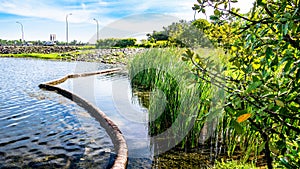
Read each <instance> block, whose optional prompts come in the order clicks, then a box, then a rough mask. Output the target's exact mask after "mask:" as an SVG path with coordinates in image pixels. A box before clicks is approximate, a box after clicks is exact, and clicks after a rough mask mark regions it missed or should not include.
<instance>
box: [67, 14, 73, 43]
mask: <svg viewBox="0 0 300 169" xmlns="http://www.w3.org/2000/svg"><path fill="white" fill-rule="evenodd" d="M69 15H72V13H69V14H67V15H66V40H67V43H66V45H68V43H69V23H68V16H69Z"/></svg>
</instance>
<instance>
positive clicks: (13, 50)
mask: <svg viewBox="0 0 300 169" xmlns="http://www.w3.org/2000/svg"><path fill="white" fill-rule="evenodd" d="M77 49H78V48H77V47H74V46H0V54H22V53H43V54H48V53H65V52H70V51H74V50H77Z"/></svg>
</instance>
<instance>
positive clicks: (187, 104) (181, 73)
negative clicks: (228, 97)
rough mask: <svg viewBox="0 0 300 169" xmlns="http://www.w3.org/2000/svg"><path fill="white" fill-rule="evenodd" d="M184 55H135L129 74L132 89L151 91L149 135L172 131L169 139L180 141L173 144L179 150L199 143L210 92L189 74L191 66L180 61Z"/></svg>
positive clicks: (155, 51)
mask: <svg viewBox="0 0 300 169" xmlns="http://www.w3.org/2000/svg"><path fill="white" fill-rule="evenodd" d="M183 52H184V51H183V50H182V49H170V48H167V49H150V50H148V51H146V52H144V53H140V54H137V55H136V56H135V57H134V58H133V59H132V60H130V61H129V75H130V77H131V82H132V85H133V86H134V87H135V88H139V89H142V90H150V91H152V96H151V99H150V106H149V126H150V127H149V134H150V135H152V136H154V135H158V134H161V133H164V132H166V131H167V130H168V129H170V128H171V130H168V134H169V135H168V137H170V138H171V139H180V140H175V142H176V143H181V147H182V148H193V147H196V146H198V144H199V136H200V132H201V129H202V127H203V125H204V117H205V113H207V112H208V111H209V109H210V103H209V102H208V101H207V100H208V99H209V98H211V93H212V91H211V88H210V85H209V84H208V83H205V82H203V81H201V80H199V79H198V78H196V76H195V75H194V74H192V73H191V68H192V65H190V64H189V63H188V62H183V61H182V60H181V55H182V53H183ZM170 138H169V139H170ZM182 138H183V139H182ZM162 139H164V138H162ZM165 139H168V138H165ZM172 141H174V140H172Z"/></svg>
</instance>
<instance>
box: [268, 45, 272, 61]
mask: <svg viewBox="0 0 300 169" xmlns="http://www.w3.org/2000/svg"><path fill="white" fill-rule="evenodd" d="M272 55H273V50H272V48H270V47H267V49H266V58H267V60H269V59H270V57H271V56H272Z"/></svg>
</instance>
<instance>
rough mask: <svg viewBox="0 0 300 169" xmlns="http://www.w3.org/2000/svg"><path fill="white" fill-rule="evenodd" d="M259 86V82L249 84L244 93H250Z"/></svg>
mask: <svg viewBox="0 0 300 169" xmlns="http://www.w3.org/2000/svg"><path fill="white" fill-rule="evenodd" d="M261 84H262V82H261V81H258V82H254V83H252V84H250V85H249V86H248V88H247V90H246V93H250V92H251V91H253V90H255V89H256V88H257V87H258V86H260V85H261Z"/></svg>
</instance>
